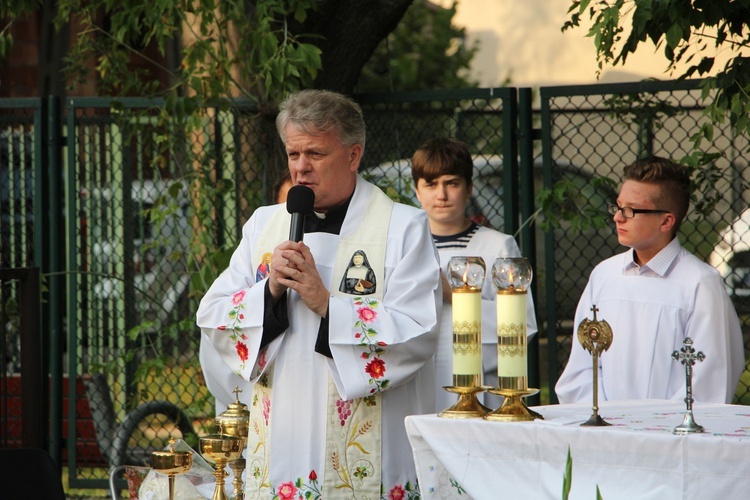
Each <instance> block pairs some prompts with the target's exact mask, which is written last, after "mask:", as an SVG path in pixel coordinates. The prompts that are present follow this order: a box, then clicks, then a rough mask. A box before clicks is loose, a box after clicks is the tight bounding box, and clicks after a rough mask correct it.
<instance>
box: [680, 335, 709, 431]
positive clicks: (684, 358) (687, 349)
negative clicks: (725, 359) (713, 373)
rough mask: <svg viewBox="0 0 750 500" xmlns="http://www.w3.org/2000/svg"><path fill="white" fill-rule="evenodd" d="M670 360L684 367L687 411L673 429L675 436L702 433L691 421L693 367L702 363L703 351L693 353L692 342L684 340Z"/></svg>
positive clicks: (689, 339)
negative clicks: (679, 423)
mask: <svg viewBox="0 0 750 500" xmlns="http://www.w3.org/2000/svg"><path fill="white" fill-rule="evenodd" d="M672 358H673V359H674V360H675V361H679V362H680V363H682V364H683V365H684V366H685V405H686V406H687V411H686V412H685V418H684V419H683V421H682V424H681V425H678V426H677V427H675V429H674V433H675V434H691V433H694V432H703V427H702V426H700V425H698V424H696V423H695V421H694V420H693V401H694V400H693V365H695V362H696V361H701V362H703V360H704V359H706V355H705V354H703V351H700V352H695V349H694V348H693V341H692V339H691V338H690V337H687V338H685V340H684V341H683V342H682V349H680V350H679V351H674V352H673V353H672Z"/></svg>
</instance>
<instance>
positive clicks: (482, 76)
mask: <svg viewBox="0 0 750 500" xmlns="http://www.w3.org/2000/svg"><path fill="white" fill-rule="evenodd" d="M433 1H434V2H435V3H437V4H440V5H442V6H444V7H448V6H450V5H451V4H452V0H433ZM570 5H571V2H570V1H569V0H460V1H459V3H458V8H457V13H456V16H455V17H454V23H455V24H456V25H457V26H462V27H465V28H466V31H467V35H468V41H469V42H470V43H471V41H473V40H479V42H480V50H479V53H478V54H477V55H476V56H475V58H474V64H473V67H472V75H473V76H474V77H475V78H476V79H478V80H479V82H480V85H481V86H482V87H495V86H499V85H501V84H502V82H503V81H504V80H505V78H506V77H507V76H510V77H511V84H512V85H513V86H519V87H523V86H531V87H537V86H543V85H575V84H588V83H596V82H597V78H596V69H597V67H596V56H595V51H594V42H593V40H592V39H591V38H587V37H586V36H585V35H586V32H587V31H588V30H587V29H586V28H584V27H579V28H574V29H572V30H567V31H565V32H564V33H563V32H562V31H561V30H560V29H561V27H562V25H563V24H564V23H565V21H566V20H567V19H568V16H567V14H566V13H567V10H568V7H569V6H570ZM666 68H667V60H666V58H665V57H664V55H663V49H659V50H658V52H657V51H656V50H655V49H654V47H653V45H651V44H649V46H646V45H645V44H644V45H642V46H641V47H639V49H638V52H637V54H636V55H634V56H631V57H629V58H628V60H627V64H626V65H625V66H618V67H616V68H611V67H610V68H607V67H605V68H604V71H603V72H602V75H601V78H600V79H599V82H625V81H637V80H642V79H644V78H650V77H653V78H658V79H661V80H669V79H672V78H676V77H677V76H679V75H669V74H667V73H664V71H665V69H666Z"/></svg>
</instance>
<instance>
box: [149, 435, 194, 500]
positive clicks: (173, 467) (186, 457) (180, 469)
mask: <svg viewBox="0 0 750 500" xmlns="http://www.w3.org/2000/svg"><path fill="white" fill-rule="evenodd" d="M192 466H193V454H192V453H191V452H189V451H174V439H170V440H169V450H164V451H154V452H152V453H151V467H152V468H153V469H154V470H155V471H157V472H160V473H162V474H166V475H167V477H168V478H169V500H174V482H175V476H176V475H177V474H184V473H186V472H187V471H189V470H190V467H192Z"/></svg>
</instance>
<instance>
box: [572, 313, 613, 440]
mask: <svg viewBox="0 0 750 500" xmlns="http://www.w3.org/2000/svg"><path fill="white" fill-rule="evenodd" d="M591 310H592V311H593V313H594V319H593V321H590V320H589V319H588V318H587V319H584V320H583V321H581V324H580V325H578V341H579V342H580V343H581V346H582V347H583V348H584V349H586V350H587V351H588V352H590V353H591V358H592V359H593V363H594V389H593V391H592V392H593V398H594V401H593V405H592V407H591V410H592V413H591V416H590V417H589V419H588V420H587V421H586V422H584V423H582V424H581V426H583V427H603V426H607V425H612V424H610V423H609V422H605V421H604V419H603V418H602V417H600V416H599V355H600V354H601V353H602V351H606V350H607V349H609V346H611V345H612V338H613V333H612V327H611V326H609V323H607V322H606V321H604V320H602V321H597V320H596V312H597V311H598V310H599V309H597V308H596V305H593V306H592V307H591Z"/></svg>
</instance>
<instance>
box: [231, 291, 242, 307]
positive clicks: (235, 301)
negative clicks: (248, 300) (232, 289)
mask: <svg viewBox="0 0 750 500" xmlns="http://www.w3.org/2000/svg"><path fill="white" fill-rule="evenodd" d="M244 298H245V290H240V291H239V292H237V293H235V294H234V295H232V305H235V306H237V305H239V304H240V302H242V299H244Z"/></svg>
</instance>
